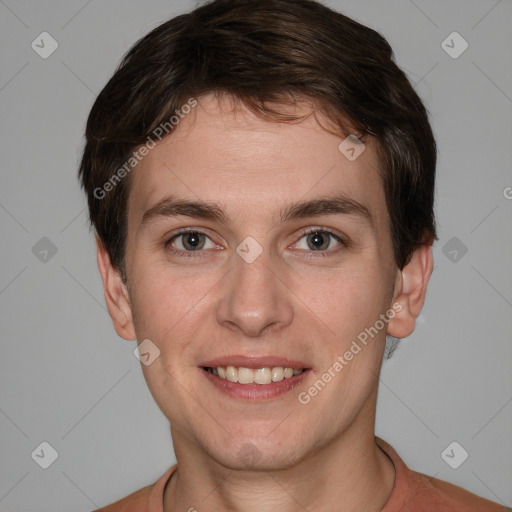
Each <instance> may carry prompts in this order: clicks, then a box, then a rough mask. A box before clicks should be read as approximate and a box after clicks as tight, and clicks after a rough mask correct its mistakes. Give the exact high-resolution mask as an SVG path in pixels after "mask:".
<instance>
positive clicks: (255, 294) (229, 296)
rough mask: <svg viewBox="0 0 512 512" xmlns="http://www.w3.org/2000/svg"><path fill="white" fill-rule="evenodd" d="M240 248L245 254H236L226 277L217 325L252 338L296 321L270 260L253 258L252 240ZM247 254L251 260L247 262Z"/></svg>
mask: <svg viewBox="0 0 512 512" xmlns="http://www.w3.org/2000/svg"><path fill="white" fill-rule="evenodd" d="M239 247H241V248H242V249H246V252H245V253H243V252H242V254H243V255H242V256H238V255H234V257H235V261H234V268H233V270H232V272H230V273H229V274H228V276H226V280H225V282H224V285H223V286H224V288H223V290H222V293H221V296H220V300H219V304H218V307H217V321H218V323H219V324H220V325H223V326H224V327H227V328H229V329H231V330H239V331H241V332H242V333H243V334H245V335H246V336H251V337H256V336H261V335H262V334H263V332H264V331H268V330H275V329H279V328H282V327H284V326H286V325H289V324H290V323H291V322H292V319H293V308H292V304H291V301H290V297H289V296H288V293H289V292H288V291H287V289H286V287H285V286H284V285H283V283H282V282H281V281H280V279H279V278H278V277H277V275H276V273H275V271H274V270H273V269H272V268H271V267H270V261H269V258H268V257H267V256H266V255H265V254H262V253H260V255H258V256H257V257H256V258H254V254H255V247H254V245H252V246H251V242H250V241H248V242H246V245H244V244H240V246H239ZM237 252H238V249H237ZM262 252H263V251H262ZM247 255H250V256H251V257H250V258H248V259H246V258H245V257H244V256H247ZM248 260H250V263H249V262H248Z"/></svg>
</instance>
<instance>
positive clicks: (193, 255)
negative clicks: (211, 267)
mask: <svg viewBox="0 0 512 512" xmlns="http://www.w3.org/2000/svg"><path fill="white" fill-rule="evenodd" d="M188 233H200V234H203V235H205V236H207V237H208V234H207V233H206V232H204V231H202V230H201V229H199V228H186V229H183V230H180V231H178V232H177V233H175V234H174V235H173V236H172V237H171V238H170V239H169V240H167V241H166V242H165V244H164V245H165V248H166V250H167V251H168V252H170V253H171V254H173V255H176V256H180V257H185V258H205V257H207V255H206V254H204V253H205V252H206V251H204V250H198V251H183V250H181V249H173V248H172V245H171V244H172V242H173V241H174V240H175V239H176V238H179V237H180V236H182V235H186V234H188ZM313 233H319V234H328V235H330V236H332V237H333V238H334V239H335V240H336V241H337V242H339V243H340V244H341V245H342V246H343V247H344V248H347V247H349V243H348V242H347V241H345V240H343V239H342V238H341V237H340V236H339V235H337V234H336V233H335V232H334V231H331V230H330V229H328V228H314V227H313V228H308V229H306V230H304V231H303V232H302V233H301V234H300V237H299V238H298V240H297V242H298V241H299V240H301V239H302V238H304V237H305V236H307V235H311V234H313ZM208 238H209V237H208ZM297 242H295V243H297ZM333 252H334V253H337V252H339V249H338V250H333V249H331V250H328V251H308V254H306V255H305V257H306V258H308V259H311V258H317V257H321V258H325V257H329V256H330V255H331V254H332V253H333ZM201 253H202V254H201Z"/></svg>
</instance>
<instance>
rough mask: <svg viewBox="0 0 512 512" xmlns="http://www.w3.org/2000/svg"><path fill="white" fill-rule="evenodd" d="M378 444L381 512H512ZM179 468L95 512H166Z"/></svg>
mask: <svg viewBox="0 0 512 512" xmlns="http://www.w3.org/2000/svg"><path fill="white" fill-rule="evenodd" d="M375 441H376V443H377V445H378V446H379V447H380V448H381V449H382V450H383V451H384V453H386V454H387V455H388V457H389V458H390V459H391V460H392V462H393V465H394V466H395V471H396V475H395V484H394V486H393V490H392V491H391V495H390V497H389V499H388V502H387V503H386V506H385V507H384V508H383V509H382V511H381V512H512V509H511V508H506V507H504V506H502V505H498V504H497V503H493V502H491V501H488V500H486V499H484V498H480V497H479V496H476V495H475V494H472V493H470V492H469V491H466V490H465V489H463V488H462V487H458V486H456V485H453V484H450V483H448V482H444V481H443V480H438V479H437V478H431V477H429V476H427V475H424V474H422V473H417V472H416V471H412V470H410V469H409V468H408V467H407V466H406V465H405V463H404V461H403V460H402V459H401V458H400V457H399V456H398V454H397V453H396V452H395V450H394V449H393V448H392V447H391V446H390V445H389V444H388V443H386V442H385V441H383V440H382V439H380V438H378V437H376V438H375ZM176 468H177V465H176V464H175V465H174V466H172V467H171V468H169V469H168V470H167V471H166V472H165V474H164V475H163V476H162V477H160V478H159V479H158V480H157V481H156V482H155V483H154V484H153V485H149V486H147V487H144V488H143V489H140V490H139V491H136V492H134V493H133V494H130V495H129V496H127V497H126V498H124V499H122V500H121V501H117V502H116V503H113V504H112V505H109V506H107V507H104V508H101V509H98V510H96V511H94V512H163V511H164V509H163V496H164V489H165V485H166V483H167V482H168V481H169V479H170V478H171V476H172V474H173V473H174V471H175V470H176Z"/></svg>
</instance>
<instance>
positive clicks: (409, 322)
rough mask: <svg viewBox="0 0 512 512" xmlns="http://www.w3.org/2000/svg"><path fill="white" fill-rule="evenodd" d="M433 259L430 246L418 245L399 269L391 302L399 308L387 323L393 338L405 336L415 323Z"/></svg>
mask: <svg viewBox="0 0 512 512" xmlns="http://www.w3.org/2000/svg"><path fill="white" fill-rule="evenodd" d="M433 266H434V260H433V256H432V246H431V245H428V244H425V245H421V246H419V247H418V248H417V249H416V250H415V251H414V252H413V253H412V255H411V258H410V260H409V262H408V263H407V264H406V265H405V266H404V268H403V269H402V270H401V271H399V273H398V275H397V280H396V283H395V294H394V300H393V303H397V304H400V310H399V311H398V313H397V314H396V315H395V317H394V318H393V319H392V320H391V321H390V322H389V324H388V331H387V332H388V334H390V335H391V336H394V337H395V338H406V337H407V336H409V335H410V334H411V333H412V332H413V331H414V327H415V325H416V318H417V317H418V316H419V314H420V313H421V310H422V308H423V305H424V303H425V296H426V294H427V286H428V282H429V279H430V276H431V274H432V269H433Z"/></svg>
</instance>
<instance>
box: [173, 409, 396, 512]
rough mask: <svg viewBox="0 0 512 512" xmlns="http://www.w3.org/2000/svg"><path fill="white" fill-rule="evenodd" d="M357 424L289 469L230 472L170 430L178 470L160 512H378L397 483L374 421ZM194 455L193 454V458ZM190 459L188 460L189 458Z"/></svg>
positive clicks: (361, 419)
mask: <svg viewBox="0 0 512 512" xmlns="http://www.w3.org/2000/svg"><path fill="white" fill-rule="evenodd" d="M364 412H365V411H361V413H360V414H359V415H358V418H356V420H354V422H352V424H351V425H350V426H349V427H348V428H347V429H346V430H345V431H343V432H342V433H341V434H339V435H338V436H337V437H335V438H334V439H330V440H329V443H328V444H326V445H324V446H320V447H319V446H315V447H314V448H313V449H312V450H311V453H308V454H306V455H305V456H304V457H303V458H302V459H301V460H299V461H297V462H296V463H295V464H293V465H292V466H287V467H280V466H278V465H277V464H275V466H274V467H272V468H271V469H268V468H265V469H261V470H231V469H229V468H226V467H225V466H222V465H220V464H218V463H217V462H215V461H214V460H213V459H212V458H210V457H205V455H204V453H203V454H201V451H199V450H197V443H195V444H194V443H190V440H189V439H187V438H186V436H183V438H182V436H181V435H180V433H179V432H175V431H174V430H173V432H172V436H173V440H174V445H175V447H181V450H176V458H177V461H178V468H177V470H176V472H175V473H174V474H173V476H172V478H171V480H170V481H169V485H168V486H167V488H166V490H165V495H164V511H165V512H171V511H173V510H187V511H188V510H190V511H194V510H198V511H204V512H207V511H218V510H226V511H230V512H242V511H243V512H256V511H258V512H260V511H261V510H267V509H268V510H275V509H277V508H279V510H280V511H282V512H296V511H297V510H315V511H317V512H331V511H332V510H337V511H339V512H356V511H357V512H360V511H361V510H365V511H366V512H380V511H381V510H382V508H383V507H384V506H385V504H386V502H387V501H388V498H389V496H390V494H391V490H392V488H393V484H394V479H395V470H394V467H393V463H392V462H391V460H390V459H389V458H388V456H387V455H386V454H385V453H384V452H383V451H382V450H381V449H380V448H379V447H378V446H377V444H376V443H375V436H374V416H375V412H374V409H373V413H372V412H371V409H370V411H369V414H370V415H372V414H373V421H368V420H369V419H370V418H368V417H364V416H365V414H364ZM196 452H197V453H196ZM191 455H192V456H191Z"/></svg>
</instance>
